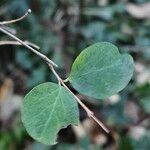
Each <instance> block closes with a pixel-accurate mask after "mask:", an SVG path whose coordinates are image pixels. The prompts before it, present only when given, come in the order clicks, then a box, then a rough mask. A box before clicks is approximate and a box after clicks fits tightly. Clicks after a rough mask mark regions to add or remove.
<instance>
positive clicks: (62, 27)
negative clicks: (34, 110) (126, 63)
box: [0, 0, 150, 150]
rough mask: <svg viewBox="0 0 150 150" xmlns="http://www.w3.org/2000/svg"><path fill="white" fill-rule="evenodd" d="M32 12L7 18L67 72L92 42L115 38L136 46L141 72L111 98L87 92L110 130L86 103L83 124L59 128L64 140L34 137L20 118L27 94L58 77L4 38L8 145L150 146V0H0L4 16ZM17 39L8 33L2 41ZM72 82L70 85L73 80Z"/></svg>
mask: <svg viewBox="0 0 150 150" xmlns="http://www.w3.org/2000/svg"><path fill="white" fill-rule="evenodd" d="M29 8H30V9H32V13H31V14H30V15H29V16H28V17H27V18H26V19H24V20H22V21H20V22H17V23H15V24H11V25H9V26H7V29H8V30H10V31H11V32H12V33H13V34H15V35H17V36H18V37H20V38H21V39H23V40H28V41H30V42H32V43H34V44H36V45H38V46H39V47H40V50H39V51H41V52H42V53H44V54H45V55H47V56H48V57H49V58H50V59H52V60H53V61H54V62H56V64H58V66H59V68H58V69H57V72H58V73H59V75H60V76H61V77H62V78H63V79H65V78H66V77H67V76H68V74H69V72H70V67H71V64H72V62H73V61H74V59H75V58H76V56H77V55H78V54H79V53H80V52H81V51H82V50H83V49H84V48H85V47H87V46H88V45H90V44H93V43H95V42H99V41H108V42H112V43H113V44H115V45H116V46H117V47H119V50H120V52H122V53H124V52H128V53H130V54H131V55H132V56H133V58H134V60H135V72H134V76H133V78H132V80H131V81H130V83H129V84H128V86H127V87H126V88H125V89H124V90H122V91H121V92H120V93H118V94H116V95H113V96H112V97H110V98H109V99H107V100H105V101H99V100H95V99H90V98H87V97H83V96H82V95H79V94H78V93H77V92H76V91H75V90H74V89H73V88H72V87H70V88H71V89H72V90H73V92H74V93H75V94H77V95H78V96H79V97H80V98H81V99H82V100H83V102H84V103H85V104H86V105H87V106H88V107H89V108H91V110H92V111H94V112H95V114H96V116H97V117H98V118H99V119H101V120H102V121H103V122H104V123H105V124H106V125H107V126H108V128H109V129H110V130H111V134H109V135H108V134H106V133H105V132H104V131H102V130H101V128H100V127H99V126H98V125H97V124H95V123H94V122H93V121H92V120H90V119H88V118H87V116H86V113H85V112H84V110H83V109H82V108H80V120H81V124H80V125H79V126H78V127H73V126H69V127H68V128H66V129H63V130H61V131H60V132H59V137H58V144H57V145H55V146H45V145H42V144H40V143H37V142H36V141H34V140H33V139H32V138H30V137H29V135H28V134H27V132H26V131H25V128H24V127H23V125H22V122H21V119H20V109H21V105H22V101H23V97H24V95H25V94H26V93H27V92H28V91H29V90H30V89H32V88H33V87H34V86H36V85H38V84H39V83H43V82H47V81H52V82H56V78H55V77H54V76H53V74H52V73H51V71H50V70H49V69H48V67H47V65H46V64H44V63H43V61H42V60H41V59H40V58H39V57H38V56H36V55H34V54H33V53H31V52H30V51H29V50H28V49H26V48H24V47H22V46H13V45H2V44H1V42H0V150H150V115H149V114H150V2H149V0H0V21H4V20H5V21H6V20H11V19H14V18H17V17H20V16H22V15H23V14H24V13H25V12H26V11H27V10H28V9H29ZM7 40H12V39H11V38H10V37H8V36H7V35H4V34H3V33H0V41H7ZM68 86H70V85H68Z"/></svg>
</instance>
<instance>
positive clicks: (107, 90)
mask: <svg viewBox="0 0 150 150" xmlns="http://www.w3.org/2000/svg"><path fill="white" fill-rule="evenodd" d="M52 71H54V70H52ZM133 71H134V63H133V59H132V57H131V56H130V55H129V54H120V53H119V51H118V48H117V47H116V46H114V45H113V44H111V43H108V42H100V43H96V44H94V45H91V46H89V47H88V48H86V49H85V50H83V51H82V52H81V54H80V55H79V56H78V57H77V58H76V60H75V62H74V63H73V65H72V69H71V73H70V75H69V77H68V78H67V79H66V81H70V83H71V84H72V86H73V87H74V88H75V89H76V90H77V91H78V92H79V93H81V94H84V95H86V96H90V97H93V98H96V99H105V98H108V97H110V96H111V95H113V94H115V93H117V92H119V91H121V90H122V89H123V88H125V86H126V85H127V84H128V82H129V81H130V79H131V77H132V75H133ZM54 73H55V72H54ZM56 77H57V76H56ZM57 78H58V81H59V77H57ZM60 81H61V80H60ZM62 83H63V82H62ZM63 85H64V84H61V83H60V84H56V83H51V82H47V83H43V84H40V85H38V86H37V87H34V88H33V89H32V90H31V91H30V92H29V93H28V94H27V95H26V96H25V98H24V102H23V108H22V121H23V124H24V126H25V128H26V130H27V132H28V133H29V135H30V136H31V137H33V138H34V139H35V140H37V141H39V142H41V143H43V144H47V145H53V144H55V143H56V142H57V134H58V132H59V130H60V129H62V128H65V127H67V126H68V125H70V124H72V125H78V123H79V110H78V106H77V101H76V99H75V97H74V95H73V94H72V92H70V91H69V90H67V89H66V88H65V87H64V86H63Z"/></svg>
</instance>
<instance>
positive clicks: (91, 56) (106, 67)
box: [68, 42, 134, 99]
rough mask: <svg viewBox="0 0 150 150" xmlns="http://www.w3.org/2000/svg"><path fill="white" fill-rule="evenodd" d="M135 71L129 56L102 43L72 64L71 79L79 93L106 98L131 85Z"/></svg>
mask: <svg viewBox="0 0 150 150" xmlns="http://www.w3.org/2000/svg"><path fill="white" fill-rule="evenodd" d="M133 69H134V67H133V59H132V57H131V56H130V55H128V54H124V55H121V54H120V53H119V51H118V49H117V47H115V46H114V45H112V44H110V43H107V42H101V43H96V44H94V45H92V46H90V47H88V48H86V49H85V50H83V51H82V52H81V54H80V55H79V56H78V57H77V58H76V60H75V62H74V63H73V66H72V70H71V74H70V76H69V78H68V80H69V81H70V82H71V83H72V85H73V87H74V88H75V89H77V90H78V91H79V92H80V93H82V94H85V95H87V96H90V97H94V98H97V99H104V98H107V97H109V96H111V95H113V94H115V93H117V92H119V91H121V90H122V89H123V88H124V87H125V86H126V85H127V84H128V82H129V81H130V79H131V77H132V74H133Z"/></svg>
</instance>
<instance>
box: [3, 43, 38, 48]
mask: <svg viewBox="0 0 150 150" xmlns="http://www.w3.org/2000/svg"><path fill="white" fill-rule="evenodd" d="M24 43H26V44H28V45H30V46H32V47H34V48H36V49H40V47H39V46H37V45H35V44H33V43H31V42H28V41H24ZM1 45H22V44H20V43H19V42H18V41H0V46H1Z"/></svg>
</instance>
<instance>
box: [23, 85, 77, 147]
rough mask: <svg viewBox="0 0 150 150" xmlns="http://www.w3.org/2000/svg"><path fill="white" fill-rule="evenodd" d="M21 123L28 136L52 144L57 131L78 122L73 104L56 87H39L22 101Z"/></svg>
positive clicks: (62, 89)
mask: <svg viewBox="0 0 150 150" xmlns="http://www.w3.org/2000/svg"><path fill="white" fill-rule="evenodd" d="M22 122H23V124H24V126H25V128H26V130H27V132H28V133H29V134H30V135H31V137H33V138H34V139H36V140H37V141H39V142H42V143H43V144H48V145H52V144H55V143H56V138H57V133H58V132H59V130H60V129H61V128H65V127H66V126H68V125H69V124H74V125H77V124H78V123H79V111H78V106H77V102H76V100H75V98H74V97H73V96H72V95H71V94H70V93H69V92H68V91H67V90H66V89H65V88H64V87H62V86H60V85H58V84H55V83H51V82H47V83H44V84H40V85H38V86H36V87H35V88H33V89H32V90H31V91H30V92H29V93H28V94H27V95H26V96H25V98H24V102H23V109H22Z"/></svg>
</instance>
